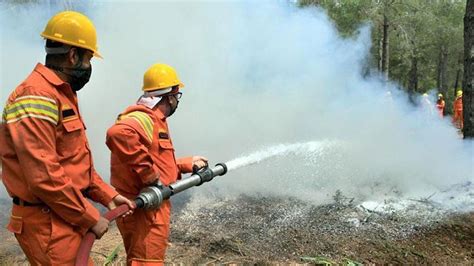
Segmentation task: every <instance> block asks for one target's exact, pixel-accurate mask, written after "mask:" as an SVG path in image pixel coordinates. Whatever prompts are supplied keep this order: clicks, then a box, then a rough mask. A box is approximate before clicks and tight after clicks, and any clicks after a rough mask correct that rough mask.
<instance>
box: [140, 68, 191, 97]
mask: <svg viewBox="0 0 474 266" xmlns="http://www.w3.org/2000/svg"><path fill="white" fill-rule="evenodd" d="M174 86H179V88H182V87H184V84H183V83H181V82H180V81H179V78H178V75H177V74H176V71H175V70H174V68H172V67H171V66H169V65H166V64H154V65H152V66H151V67H150V68H148V70H147V71H146V72H145V75H143V88H142V89H143V90H144V91H155V90H160V89H166V88H169V87H174Z"/></svg>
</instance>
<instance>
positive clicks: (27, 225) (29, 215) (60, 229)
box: [7, 205, 91, 266]
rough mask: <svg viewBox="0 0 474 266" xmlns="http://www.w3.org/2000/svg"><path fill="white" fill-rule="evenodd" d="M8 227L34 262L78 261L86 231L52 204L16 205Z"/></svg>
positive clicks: (67, 262)
mask: <svg viewBox="0 0 474 266" xmlns="http://www.w3.org/2000/svg"><path fill="white" fill-rule="evenodd" d="M7 228H8V230H9V231H10V232H12V233H14V234H15V237H16V239H17V240H18V243H19V244H20V246H21V249H22V250H23V252H25V255H26V257H27V258H28V261H29V262H30V264H31V265H33V266H34V265H74V261H75V259H76V254H77V250H78V249H79V245H80V243H81V240H82V235H81V234H80V233H78V232H76V231H74V228H73V227H72V226H71V225H70V224H68V223H67V222H65V221H64V220H63V219H61V218H60V217H59V216H58V215H57V214H55V213H54V212H52V211H51V210H50V209H49V208H48V207H46V206H28V207H24V206H19V205H13V208H12V215H11V217H10V223H9V224H8V226H7ZM89 264H91V261H90V260H89Z"/></svg>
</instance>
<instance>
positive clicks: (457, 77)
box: [454, 67, 461, 94]
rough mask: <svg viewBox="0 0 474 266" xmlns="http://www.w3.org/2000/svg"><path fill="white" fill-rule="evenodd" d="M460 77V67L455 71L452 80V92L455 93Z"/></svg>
mask: <svg viewBox="0 0 474 266" xmlns="http://www.w3.org/2000/svg"><path fill="white" fill-rule="evenodd" d="M460 77H461V67H459V68H458V70H457V71H456V80H455V81H454V93H455V94H456V90H457V88H459V78H460Z"/></svg>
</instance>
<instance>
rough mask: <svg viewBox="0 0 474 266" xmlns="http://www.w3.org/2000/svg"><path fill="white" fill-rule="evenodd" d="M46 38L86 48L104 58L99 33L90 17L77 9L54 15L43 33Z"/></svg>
mask: <svg viewBox="0 0 474 266" xmlns="http://www.w3.org/2000/svg"><path fill="white" fill-rule="evenodd" d="M41 36H42V37H44V38H45V39H49V40H53V41H57V42H61V43H65V44H68V45H72V46H76V47H80V48H84V49H88V50H91V51H92V52H94V56H96V57H100V58H102V56H101V55H100V54H99V51H98V48H97V33H96V30H95V27H94V24H92V21H90V19H89V18H87V17H86V16H84V15H83V14H81V13H79V12H75V11H63V12H59V13H58V14H56V15H54V16H53V17H52V18H51V19H50V20H49V21H48V24H47V25H46V28H45V29H44V31H43V32H42V33H41Z"/></svg>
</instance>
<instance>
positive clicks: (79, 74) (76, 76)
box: [65, 66, 92, 92]
mask: <svg viewBox="0 0 474 266" xmlns="http://www.w3.org/2000/svg"><path fill="white" fill-rule="evenodd" d="M71 69H72V70H71V71H70V72H69V73H65V74H66V75H69V76H70V77H71V80H70V82H69V84H70V85H71V88H72V90H73V91H76V92H77V91H79V90H80V89H82V88H83V87H84V85H86V84H87V82H89V79H90V77H91V75H92V66H89V67H87V68H82V67H80V68H71Z"/></svg>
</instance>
